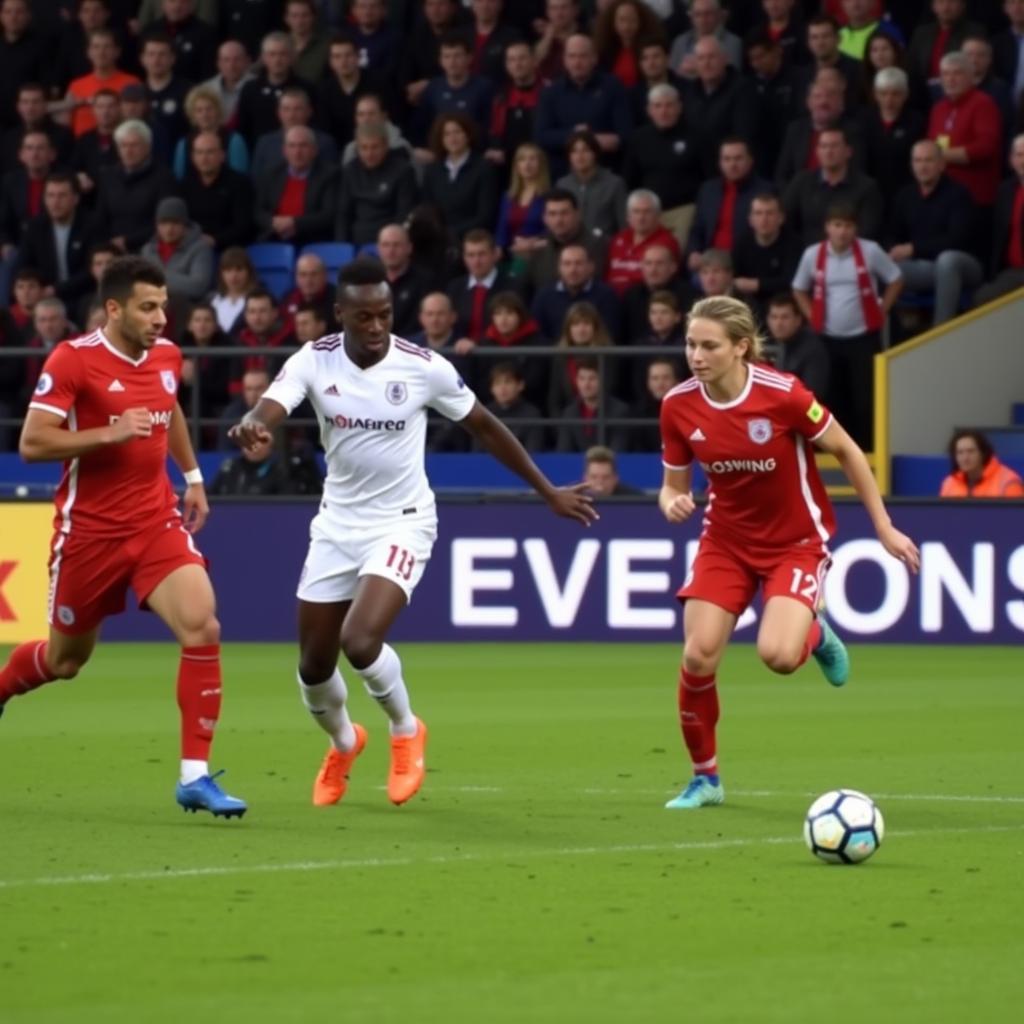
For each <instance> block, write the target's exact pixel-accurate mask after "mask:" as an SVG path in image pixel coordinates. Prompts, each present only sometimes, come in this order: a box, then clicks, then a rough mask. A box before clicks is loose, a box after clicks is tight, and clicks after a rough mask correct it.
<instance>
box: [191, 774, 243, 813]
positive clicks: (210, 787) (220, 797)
mask: <svg viewBox="0 0 1024 1024" xmlns="http://www.w3.org/2000/svg"><path fill="white" fill-rule="evenodd" d="M223 774H224V772H223V771H219V772H217V773H216V774H214V775H204V776H202V778H199V779H196V781H195V782H190V783H188V785H185V783H183V782H179V783H178V788H177V789H176V790H175V792H174V797H175V799H176V800H177V801H178V803H179V804H181V808H182V810H185V811H191V812H192V813H193V814H195V813H196V811H209V812H210V813H211V814H212V815H213V816H214V817H215V818H240V817H241V816H242V815H243V814H245V812H246V811H247V810H248V809H249V806H248V804H246V802H245V801H244V800H239V799H238V798H237V797H234V796H228V794H227V793H225V792H224V790H222V789H221V788H220V786H218V785H217V783H216V782H214V781H213V780H214V779H216V778H218V777H219V776H221V775H223Z"/></svg>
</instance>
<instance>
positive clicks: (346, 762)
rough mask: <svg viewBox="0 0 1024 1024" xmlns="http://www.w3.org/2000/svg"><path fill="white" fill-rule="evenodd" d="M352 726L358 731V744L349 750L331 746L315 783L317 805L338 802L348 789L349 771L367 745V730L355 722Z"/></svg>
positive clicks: (314, 790) (314, 796)
mask: <svg viewBox="0 0 1024 1024" xmlns="http://www.w3.org/2000/svg"><path fill="white" fill-rule="evenodd" d="M352 728H353V729H355V731H356V745H355V746H354V747H353V748H352V749H351V750H349V751H342V750H338V749H337V748H336V747H331V749H330V750H328V751H327V756H326V757H325V758H324V763H323V764H322V765H321V766H320V771H319V773H318V774H317V777H316V782H314V783H313V803H314V804H316V806H317V807H328V806H330V805H331V804H336V803H337V802H338V801H339V800H340V799H341V798H342V797H343V796H344V795H345V790H346V789H348V773H349V772H350V771H352V765H353V763H354V762H355V759H356V758H357V757H358V756H359V755H360V754H361V753H362V752H363V749H364V748H365V747H366V730H365V729H364V728H363V727H362V726H361V725H356V723H355V722H353V723H352Z"/></svg>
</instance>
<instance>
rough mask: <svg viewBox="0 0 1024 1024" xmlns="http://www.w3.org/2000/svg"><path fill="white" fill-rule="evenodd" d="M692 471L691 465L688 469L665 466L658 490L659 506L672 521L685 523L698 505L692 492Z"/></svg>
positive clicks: (662, 512) (663, 513)
mask: <svg viewBox="0 0 1024 1024" xmlns="http://www.w3.org/2000/svg"><path fill="white" fill-rule="evenodd" d="M692 473H693V471H692V470H691V469H690V467H689V466H687V467H686V469H669V468H668V466H666V467H665V474H664V476H663V477H662V481H661V490H660V491H658V508H660V509H661V514H662V515H663V516H664V517H665V518H666V519H667V520H668V521H669V522H670V523H685V522H686V520H687V519H689V518H690V516H692V515H693V512H694V509H696V507H697V505H696V502H694V500H693V495H692V494H691V493H690V486H691V477H692Z"/></svg>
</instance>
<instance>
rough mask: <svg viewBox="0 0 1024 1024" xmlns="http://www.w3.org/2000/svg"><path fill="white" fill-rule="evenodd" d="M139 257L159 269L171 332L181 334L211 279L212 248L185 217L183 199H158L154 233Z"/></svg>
mask: <svg viewBox="0 0 1024 1024" xmlns="http://www.w3.org/2000/svg"><path fill="white" fill-rule="evenodd" d="M141 255H143V256H145V257H146V258H147V259H150V260H152V261H153V262H154V263H157V264H159V265H160V266H161V267H163V271H164V275H165V276H166V278H167V295H168V299H169V301H170V309H169V312H170V318H171V322H172V325H173V329H174V331H175V332H177V331H183V330H184V329H185V325H186V321H187V317H188V310H189V308H190V307H191V305H192V303H194V302H198V301H199V300H200V299H201V298H202V297H203V296H204V295H205V294H206V293H207V292H208V291H209V290H210V282H211V281H212V280H213V246H211V245H210V243H209V242H208V241H207V240H206V239H205V238H203V235H202V232H201V231H200V230H199V225H198V224H194V223H193V222H192V220H191V219H190V218H189V215H188V207H187V206H186V205H185V200H184V199H181V198H179V197H178V196H167V197H166V198H164V199H161V200H160V202H159V203H158V204H157V208H156V234H154V235H153V237H152V238H150V240H149V241H148V242H147V243H146V244H145V245H144V246H143V247H142V252H141Z"/></svg>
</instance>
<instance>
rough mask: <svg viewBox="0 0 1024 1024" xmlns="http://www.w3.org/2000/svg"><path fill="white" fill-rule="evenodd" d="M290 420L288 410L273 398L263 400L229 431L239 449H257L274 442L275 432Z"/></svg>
mask: <svg viewBox="0 0 1024 1024" xmlns="http://www.w3.org/2000/svg"><path fill="white" fill-rule="evenodd" d="M287 418H288V410H287V409H286V408H285V407H284V406H283V405H281V404H280V403H279V402H275V401H274V400H273V399H272V398H261V399H260V400H259V401H258V402H257V403H256V405H255V407H254V408H252V409H250V410H249V411H248V412H247V413H246V414H245V415H244V416H243V417H242V419H241V420H240V421H239V422H238V423H236V424H235V425H234V426H233V427H232V428H231V429H230V430H229V431H228V437H230V438H231V440H232V441H234V442H235V444H237V445H238V447H239V448H255V447H256V446H257V445H260V444H265V443H266V442H267V441H271V440H273V437H274V431H275V430H276V429H277V428H278V427H279V426H280V425H281V424H282V423H284V421H285V420H286V419H287Z"/></svg>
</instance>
